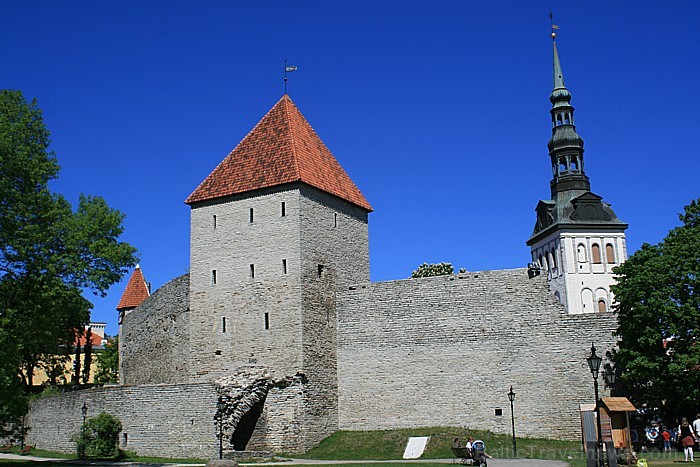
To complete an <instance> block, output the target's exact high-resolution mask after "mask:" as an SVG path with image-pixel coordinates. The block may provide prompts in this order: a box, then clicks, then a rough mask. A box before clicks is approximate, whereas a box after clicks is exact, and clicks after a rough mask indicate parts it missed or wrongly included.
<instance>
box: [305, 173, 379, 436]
mask: <svg viewBox="0 0 700 467" xmlns="http://www.w3.org/2000/svg"><path fill="white" fill-rule="evenodd" d="M301 194H302V198H301V214H302V218H301V245H302V248H301V251H302V252H303V254H302V283H303V288H302V307H303V311H302V321H303V327H302V329H303V331H302V332H303V346H302V348H303V369H302V372H303V374H304V375H305V376H306V378H307V383H306V384H305V385H304V403H305V404H304V413H303V417H304V423H303V431H302V435H303V437H302V447H303V448H304V449H309V448H311V447H313V446H315V445H316V444H317V443H318V442H319V441H321V440H322V439H323V438H325V437H327V436H329V435H330V434H331V433H333V432H334V431H336V430H337V429H338V379H337V367H336V301H335V296H336V290H337V288H338V287H339V286H340V284H351V283H355V282H368V281H369V244H368V231H367V211H366V210H364V209H362V208H359V207H357V206H355V205H353V204H350V203H348V202H346V201H343V200H341V199H338V198H336V197H334V196H330V195H328V194H326V193H323V192H321V191H319V190H316V189H313V188H311V187H306V186H304V187H303V188H302V190H301Z"/></svg>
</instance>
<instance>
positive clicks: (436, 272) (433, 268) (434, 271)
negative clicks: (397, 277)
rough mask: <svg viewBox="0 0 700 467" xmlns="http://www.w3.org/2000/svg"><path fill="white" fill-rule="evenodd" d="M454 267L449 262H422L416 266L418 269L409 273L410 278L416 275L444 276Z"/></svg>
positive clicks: (452, 271) (450, 272) (451, 271)
mask: <svg viewBox="0 0 700 467" xmlns="http://www.w3.org/2000/svg"><path fill="white" fill-rule="evenodd" d="M454 270H455V268H453V267H452V265H451V264H450V263H438V264H428V263H423V264H421V265H420V266H418V269H416V270H415V271H413V273H411V277H412V278H416V277H432V276H446V275H449V274H452V273H454Z"/></svg>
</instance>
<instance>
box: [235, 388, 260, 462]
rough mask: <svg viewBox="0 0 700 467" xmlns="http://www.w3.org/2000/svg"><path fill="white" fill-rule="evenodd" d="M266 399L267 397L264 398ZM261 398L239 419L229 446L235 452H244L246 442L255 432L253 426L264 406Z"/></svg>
mask: <svg viewBox="0 0 700 467" xmlns="http://www.w3.org/2000/svg"><path fill="white" fill-rule="evenodd" d="M266 397H267V396H266ZM266 397H263V398H262V399H261V400H259V401H258V402H256V403H255V404H253V406H252V407H251V408H250V410H249V411H248V412H246V413H245V415H243V417H241V420H240V422H238V426H237V427H236V431H234V432H233V436H232V437H231V445H232V446H233V449H234V450H235V451H245V448H246V446H247V445H248V441H250V438H251V436H253V431H255V425H256V424H257V423H258V419H260V415H261V414H262V411H263V406H264V405H265V399H266Z"/></svg>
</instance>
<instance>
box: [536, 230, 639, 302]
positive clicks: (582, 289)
mask: <svg viewBox="0 0 700 467" xmlns="http://www.w3.org/2000/svg"><path fill="white" fill-rule="evenodd" d="M626 259H627V244H626V242H625V234H624V232H590V231H588V232H586V231H584V232H578V231H577V232H554V233H553V234H551V235H550V236H548V237H546V238H544V239H542V240H541V241H539V242H538V243H536V244H534V245H533V246H532V261H533V262H536V263H538V264H539V265H540V267H541V268H542V271H543V274H546V275H547V279H548V280H549V283H550V287H551V289H552V292H553V293H554V294H555V295H556V296H557V297H559V299H560V301H561V302H562V303H563V304H564V305H565V306H566V309H567V311H568V312H569V313H570V314H578V313H596V312H605V311H610V310H611V305H612V303H613V301H614V296H613V294H612V292H611V291H610V285H611V284H613V283H614V281H615V279H614V273H613V271H612V269H613V268H614V267H615V266H618V265H619V264H622V263H623V262H625V260H626Z"/></svg>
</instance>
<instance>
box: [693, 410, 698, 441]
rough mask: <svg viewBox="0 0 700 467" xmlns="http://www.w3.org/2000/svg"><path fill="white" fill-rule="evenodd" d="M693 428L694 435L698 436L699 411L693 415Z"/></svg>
mask: <svg viewBox="0 0 700 467" xmlns="http://www.w3.org/2000/svg"><path fill="white" fill-rule="evenodd" d="M693 430H695V437H696V438H698V437H700V413H699V414H697V415H695V421H694V422H693Z"/></svg>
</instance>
